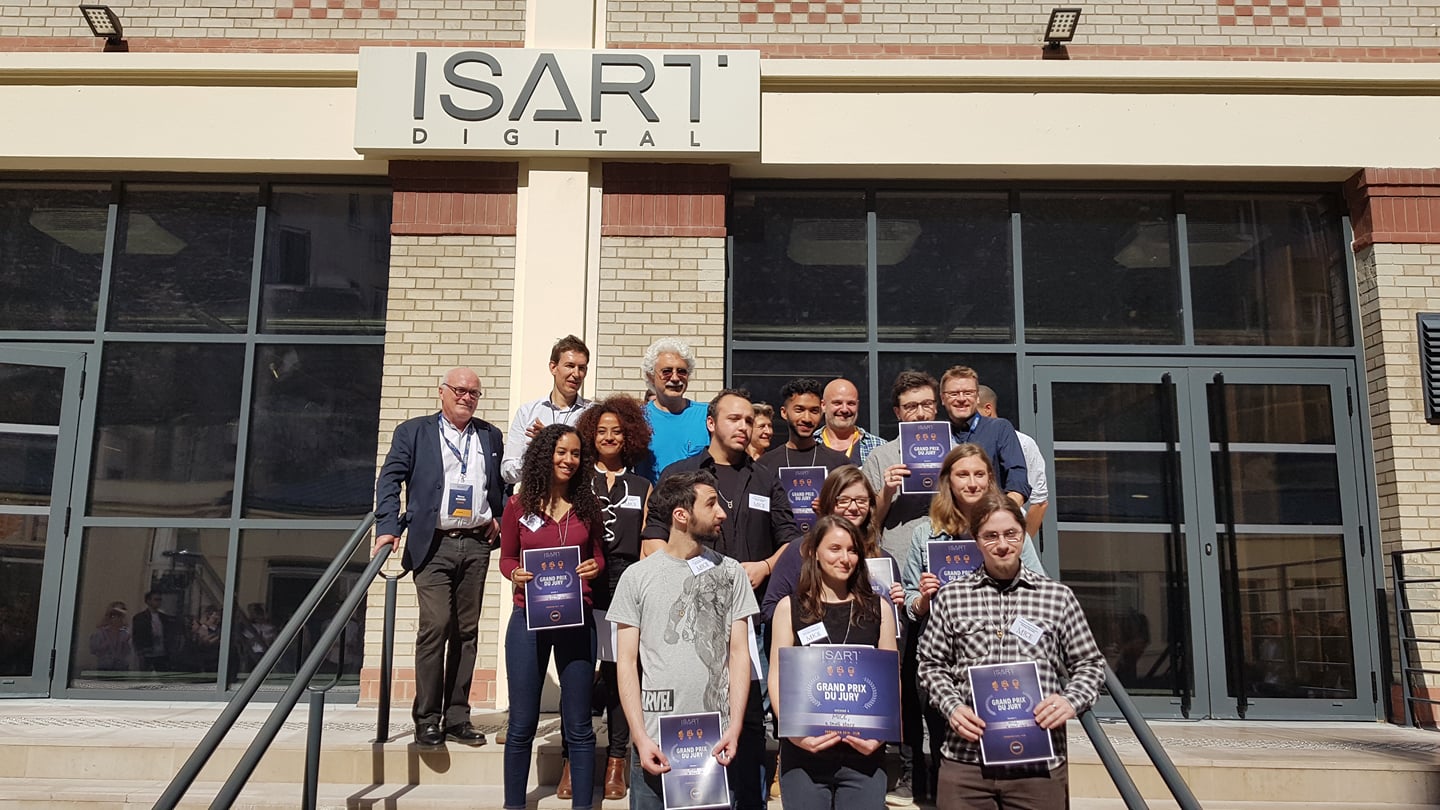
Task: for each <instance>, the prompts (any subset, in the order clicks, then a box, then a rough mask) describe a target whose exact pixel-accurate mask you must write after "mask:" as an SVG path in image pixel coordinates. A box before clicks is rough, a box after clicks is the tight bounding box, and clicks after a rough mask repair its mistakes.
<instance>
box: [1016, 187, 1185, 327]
mask: <svg viewBox="0 0 1440 810" xmlns="http://www.w3.org/2000/svg"><path fill="white" fill-rule="evenodd" d="M1021 200H1022V203H1021V217H1020V222H1021V245H1022V252H1023V256H1024V262H1025V338H1026V340H1027V341H1029V342H1035V343H1180V342H1181V340H1182V338H1183V333H1182V327H1181V318H1180V274H1179V270H1178V265H1177V262H1176V259H1175V245H1176V240H1175V233H1174V227H1175V214H1174V210H1173V207H1172V205H1171V203H1170V198H1169V197H1168V196H1163V195H1154V194H1129V195H1123V196H1122V195H1119V194H1028V195H1022V197H1021Z"/></svg>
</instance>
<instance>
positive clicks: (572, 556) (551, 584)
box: [520, 546, 585, 630]
mask: <svg viewBox="0 0 1440 810" xmlns="http://www.w3.org/2000/svg"><path fill="white" fill-rule="evenodd" d="M520 554H521V557H520V563H521V566H522V567H523V568H524V569H525V570H526V571H529V572H530V573H532V574H534V575H535V578H534V579H532V580H530V581H529V582H527V583H525V627H526V629H529V630H556V629H559V628H561V627H578V626H580V625H582V624H584V623H585V599H584V597H583V595H582V593H581V591H580V576H579V575H578V574H576V573H575V569H577V568H579V567H580V547H579V546H560V547H559V548H531V549H525V550H523V551H521V552H520Z"/></svg>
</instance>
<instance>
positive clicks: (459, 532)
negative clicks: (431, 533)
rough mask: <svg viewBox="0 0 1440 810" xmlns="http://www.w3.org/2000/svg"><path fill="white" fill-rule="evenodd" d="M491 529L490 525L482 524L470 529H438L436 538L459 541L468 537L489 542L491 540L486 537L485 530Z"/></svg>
mask: <svg viewBox="0 0 1440 810" xmlns="http://www.w3.org/2000/svg"><path fill="white" fill-rule="evenodd" d="M491 522H492V523H493V522H494V521H491ZM489 527H490V523H482V524H480V525H479V526H473V527H471V528H469V529H436V530H435V536H436V537H449V538H452V539H458V538H461V537H468V538H470V539H471V540H485V541H488V540H489V538H488V537H486V535H485V530H486V529H487V528H489Z"/></svg>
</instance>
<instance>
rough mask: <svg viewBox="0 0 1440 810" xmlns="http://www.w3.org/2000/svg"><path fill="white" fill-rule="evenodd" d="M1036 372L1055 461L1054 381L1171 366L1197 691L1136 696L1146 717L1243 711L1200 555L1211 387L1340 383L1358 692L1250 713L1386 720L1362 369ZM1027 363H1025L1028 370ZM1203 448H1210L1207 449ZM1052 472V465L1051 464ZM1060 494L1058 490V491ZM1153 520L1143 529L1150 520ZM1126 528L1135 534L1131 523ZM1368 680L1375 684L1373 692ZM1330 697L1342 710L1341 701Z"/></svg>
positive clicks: (1206, 521) (1047, 366) (1131, 372)
mask: <svg viewBox="0 0 1440 810" xmlns="http://www.w3.org/2000/svg"><path fill="white" fill-rule="evenodd" d="M1026 361H1027V362H1026V363H1025V365H1027V366H1029V368H1028V370H1029V371H1030V379H1031V380H1032V381H1033V383H1034V388H1033V389H1032V391H1033V403H1032V404H1033V408H1032V412H1033V414H1034V419H1035V421H1034V422H1033V427H1034V431H1033V435H1034V436H1035V438H1036V440H1037V442H1039V444H1040V447H1041V451H1042V453H1044V454H1045V455H1046V457H1047V458H1054V454H1055V450H1054V427H1053V413H1054V403H1053V400H1052V391H1051V388H1050V386H1051V384H1053V383H1056V382H1076V383H1086V382H1093V383H1100V384H1103V383H1111V382H1114V383H1137V382H1138V383H1160V382H1162V376H1161V375H1163V374H1165V373H1167V372H1168V373H1169V374H1170V375H1171V378H1172V385H1174V386H1175V389H1174V390H1175V393H1176V398H1175V399H1176V401H1175V405H1176V418H1177V421H1178V423H1179V425H1178V427H1179V439H1180V441H1179V445H1178V446H1177V448H1176V449H1177V451H1178V454H1179V458H1180V465H1181V469H1182V480H1181V505H1182V507H1183V512H1182V514H1181V521H1180V528H1181V530H1182V532H1183V534H1184V538H1185V539H1184V548H1185V551H1186V562H1187V574H1188V582H1189V584H1190V587H1191V593H1190V595H1189V605H1188V608H1189V619H1190V621H1189V622H1188V625H1187V626H1188V629H1189V631H1190V634H1191V635H1190V653H1191V656H1192V658H1191V666H1190V667H1189V673H1188V679H1189V682H1190V683H1189V685H1190V686H1191V688H1192V689H1193V692H1194V695H1193V698H1192V701H1193V702H1192V703H1191V705H1190V706H1189V707H1188V709H1189V710H1188V711H1182V706H1181V699H1180V698H1179V697H1174V698H1168V699H1166V698H1159V697H1138V698H1136V702H1137V703H1138V704H1139V705H1140V707H1141V709H1142V711H1143V712H1144V713H1145V715H1146V716H1149V717H1159V718H1163V717H1182V716H1185V717H1191V718H1196V719H1199V718H1209V717H1214V718H1219V719H1228V718H1236V717H1238V714H1239V712H1238V708H1237V701H1236V700H1235V698H1233V697H1230V696H1228V694H1227V688H1226V687H1227V683H1226V680H1225V657H1224V640H1223V639H1224V636H1223V627H1224V625H1223V622H1222V615H1221V612H1220V608H1221V601H1220V591H1219V586H1220V582H1219V568H1218V564H1217V563H1216V562H1215V560H1216V559H1218V558H1213V557H1212V558H1210V559H1209V560H1208V561H1207V560H1205V559H1204V558H1202V556H1201V554H1202V550H1203V549H1202V544H1203V542H1207V541H1208V542H1211V543H1214V542H1215V534H1216V532H1215V529H1214V526H1215V509H1214V499H1213V497H1212V495H1211V493H1213V489H1211V488H1210V487H1211V486H1212V474H1211V468H1210V459H1209V435H1208V434H1209V420H1208V408H1209V405H1208V402H1206V399H1205V397H1206V388H1205V383H1206V382H1207V381H1209V380H1210V379H1211V378H1212V376H1213V374H1214V373H1216V372H1223V373H1224V374H1225V375H1226V379H1227V380H1228V381H1230V382H1235V383H1240V384H1247V383H1257V382H1264V383H1292V382H1293V383H1297V384H1317V383H1324V384H1327V385H1329V386H1330V387H1331V402H1332V406H1333V407H1332V415H1333V416H1332V419H1333V422H1334V426H1335V431H1336V433H1335V441H1336V448H1335V450H1336V453H1337V454H1338V455H1339V457H1340V461H1339V465H1338V470H1339V474H1340V482H1339V487H1340V493H1341V499H1342V516H1343V519H1344V521H1345V526H1344V528H1345V538H1346V539H1345V541H1344V548H1345V553H1346V574H1347V593H1348V597H1349V600H1350V609H1351V627H1352V631H1353V632H1352V651H1353V655H1354V661H1355V670H1356V672H1355V677H1356V697H1355V698H1354V699H1353V700H1345V701H1326V700H1324V699H1293V698H1291V699H1279V698H1253V697H1252V698H1249V699H1248V701H1247V704H1248V705H1247V707H1246V712H1245V716H1246V718H1247V719H1268V718H1277V719H1297V718H1309V719H1321V718H1323V719H1365V720H1373V719H1381V718H1383V716H1384V705H1383V700H1382V697H1383V696H1382V695H1380V693H1379V689H1378V683H1379V679H1380V676H1381V673H1380V671H1379V666H1380V660H1381V656H1380V644H1381V642H1382V641H1383V640H1382V639H1381V638H1379V633H1378V631H1377V630H1374V629H1372V628H1378V624H1377V613H1376V605H1375V603H1374V601H1373V600H1371V599H1369V598H1367V594H1369V593H1373V592H1374V590H1375V588H1376V587H1377V584H1378V580H1377V574H1376V572H1377V571H1378V570H1379V568H1378V565H1377V563H1376V554H1377V552H1376V550H1375V545H1376V544H1375V543H1374V542H1373V541H1372V540H1371V539H1370V538H1373V537H1375V512H1374V508H1373V505H1374V492H1373V476H1372V475H1371V474H1369V473H1368V472H1367V469H1366V466H1365V465H1366V464H1367V463H1368V462H1369V461H1370V460H1371V459H1370V456H1369V453H1368V443H1367V442H1366V441H1365V430H1364V426H1365V425H1366V424H1367V422H1368V419H1367V415H1366V414H1367V409H1366V408H1365V403H1364V400H1363V399H1361V398H1360V397H1359V393H1358V392H1360V389H1358V388H1357V385H1356V378H1355V371H1354V366H1353V364H1352V363H1349V362H1347V361H1343V360H1341V361H1337V360H1307V359H1298V358H1289V359H1287V360H1285V361H1283V362H1275V361H1266V360H1263V359H1251V358H1226V359H1225V360H1223V361H1220V362H1215V361H1213V360H1210V361H1207V360H1205V359H1202V358H1190V357H1163V358H1161V357H1153V358H1152V357H1106V358H1104V361H1103V362H1104V363H1105V364H1104V365H1097V364H1096V362H1095V358H1093V357H1076V356H1056V357H1037V356H1034V355H1031V356H1029V357H1027V358H1026ZM1025 370H1026V369H1023V368H1022V379H1023V372H1024V371H1025ZM1202 450H1203V451H1204V452H1201V451H1202ZM1051 475H1052V478H1053V475H1054V470H1053V466H1052V470H1051ZM1051 491H1052V497H1053V493H1054V491H1055V486H1054V485H1053V484H1052V487H1051ZM1107 525H1108V524H1075V525H1074V526H1072V527H1067V528H1079V527H1084V528H1087V529H1090V530H1094V529H1096V528H1102V529H1103V528H1104V527H1106V526H1107ZM1141 525H1144V524H1141ZM1118 528H1129V529H1131V530H1133V529H1134V528H1135V526H1134V525H1124V524H1122V525H1120V526H1118ZM1058 532H1059V516H1058V511H1057V510H1056V509H1053V508H1052V509H1050V510H1049V511H1048V512H1047V514H1046V515H1045V524H1044V534H1045V535H1047V536H1048V537H1051V538H1054V537H1058ZM1041 557H1042V559H1043V561H1044V563H1045V565H1046V568H1047V570H1052V571H1057V572H1058V571H1059V570H1060V569H1059V562H1060V560H1059V549H1058V543H1057V542H1047V543H1046V544H1045V548H1044V549H1043V550H1042V552H1041ZM1367 675H1368V678H1369V681H1370V685H1371V690H1370V693H1369V694H1366V691H1365V688H1364V687H1365V681H1366V679H1367ZM1332 704H1333V705H1332ZM1113 708H1114V707H1113V704H1111V703H1110V702H1109V700H1108V699H1105V700H1102V702H1101V704H1100V705H1099V706H1098V709H1099V710H1100V711H1101V713H1102V714H1111V713H1113Z"/></svg>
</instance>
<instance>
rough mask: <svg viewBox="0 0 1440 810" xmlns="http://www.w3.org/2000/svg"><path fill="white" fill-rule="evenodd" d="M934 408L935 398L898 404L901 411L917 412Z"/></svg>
mask: <svg viewBox="0 0 1440 810" xmlns="http://www.w3.org/2000/svg"><path fill="white" fill-rule="evenodd" d="M933 410H935V400H933V399H927V400H924V401H922V402H907V403H905V404H903V405H901V406H900V412H901V413H918V412H920V411H933Z"/></svg>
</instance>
